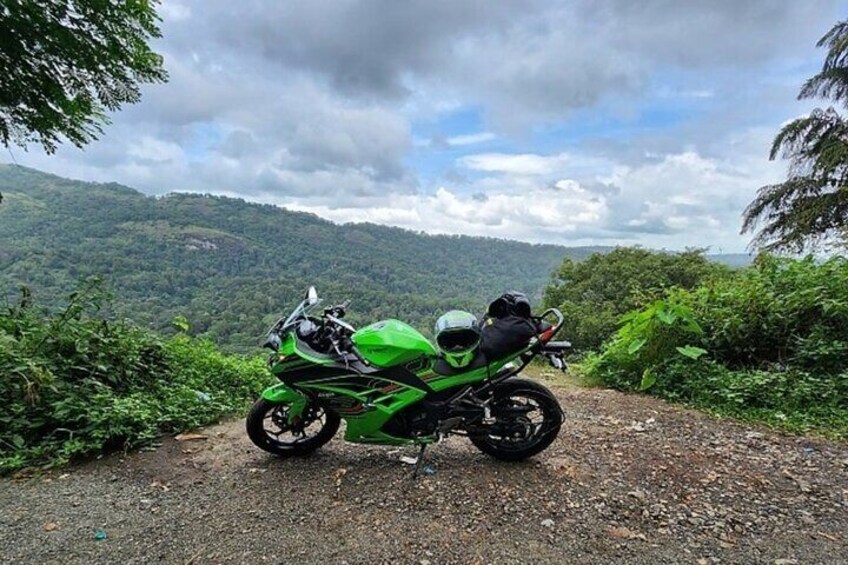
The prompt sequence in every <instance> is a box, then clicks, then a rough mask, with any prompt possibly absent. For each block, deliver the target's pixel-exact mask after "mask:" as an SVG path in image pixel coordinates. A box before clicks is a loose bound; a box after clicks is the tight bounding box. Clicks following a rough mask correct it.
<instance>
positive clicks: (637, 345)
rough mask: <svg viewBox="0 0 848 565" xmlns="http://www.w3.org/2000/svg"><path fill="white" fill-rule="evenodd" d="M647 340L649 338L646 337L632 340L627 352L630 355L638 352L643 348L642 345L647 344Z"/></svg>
mask: <svg viewBox="0 0 848 565" xmlns="http://www.w3.org/2000/svg"><path fill="white" fill-rule="evenodd" d="M646 341H647V340H646V339H644V338H643V339H637V340H634V341H631V342H630V345H629V346H628V347H627V353H629V354H630V355H633V354H634V353H636V352H637V351H639V350H640V349H642V346H643V345H645V342H646Z"/></svg>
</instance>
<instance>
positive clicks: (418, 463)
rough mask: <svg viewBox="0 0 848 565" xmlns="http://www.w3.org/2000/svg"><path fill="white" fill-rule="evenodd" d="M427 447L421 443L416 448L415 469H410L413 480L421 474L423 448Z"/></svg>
mask: <svg viewBox="0 0 848 565" xmlns="http://www.w3.org/2000/svg"><path fill="white" fill-rule="evenodd" d="M425 449H427V444H426V443H422V444H421V448H420V449H419V450H418V460H417V461H416V462H415V470H413V471H412V479H413V480H415V479H417V478H418V477H419V475H421V469H422V468H423V467H424V450H425Z"/></svg>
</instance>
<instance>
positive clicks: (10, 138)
mask: <svg viewBox="0 0 848 565" xmlns="http://www.w3.org/2000/svg"><path fill="white" fill-rule="evenodd" d="M157 3H158V0H0V141H2V143H3V144H4V145H5V146H7V147H8V146H10V145H12V144H16V145H20V146H22V147H23V146H26V144H28V143H31V142H37V143H40V144H41V145H42V147H44V149H45V150H46V151H47V152H48V153H52V152H53V151H55V150H56V147H57V145H58V144H59V143H60V142H61V140H62V138H65V139H67V140H68V141H70V142H71V143H73V144H74V145H76V146H78V147H81V146H83V145H85V144H87V143H89V142H91V141H93V140H95V139H97V137H98V135H99V134H100V133H102V126H104V125H106V124H108V123H109V119H108V117H107V111H114V110H118V109H120V107H121V105H122V104H125V103H128V104H132V103H135V102H138V101H139V99H140V98H141V92H140V85H141V84H143V83H155V82H164V81H166V80H167V73H166V72H165V70H164V68H163V66H162V57H161V56H160V55H158V54H156V53H154V52H153V51H152V50H151V49H150V47H149V46H148V42H149V41H150V40H151V39H152V38H155V37H160V35H161V34H160V32H159V28H158V26H157V22H158V21H159V17H158V16H157V14H156V11H155V9H154V7H155V4H157Z"/></svg>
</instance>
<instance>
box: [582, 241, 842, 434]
mask: <svg viewBox="0 0 848 565" xmlns="http://www.w3.org/2000/svg"><path fill="white" fill-rule="evenodd" d="M622 323H623V325H622V326H621V328H620V329H619V330H618V331H617V332H616V334H615V335H614V337H613V338H612V339H610V340H609V341H608V342H607V343H606V344H605V345H604V346H603V348H602V349H601V351H600V352H599V353H597V354H593V355H590V356H589V357H588V358H587V360H586V362H585V369H586V373H587V375H588V376H589V377H590V378H592V379H595V380H598V381H601V382H603V383H605V384H608V385H610V386H613V387H616V388H619V389H624V390H646V391H648V392H650V393H651V394H656V395H658V396H662V397H665V398H669V399H673V400H680V401H684V402H688V403H692V404H695V405H697V406H701V407H705V408H708V409H712V410H715V411H718V412H721V413H725V414H731V415H733V416H736V417H741V418H748V419H756V420H762V421H766V422H769V423H772V424H774V425H778V426H781V427H784V428H788V429H792V430H810V429H815V430H818V431H820V432H823V433H825V434H828V435H836V436H844V435H848V262H846V261H845V260H844V259H842V258H834V259H831V260H829V261H826V262H824V263H820V264H819V263H816V262H815V261H814V260H813V259H812V258H807V259H803V260H791V259H777V258H774V257H767V256H762V257H760V258H758V260H757V262H756V264H755V265H754V266H753V267H751V268H748V269H745V270H743V271H740V272H738V273H737V274H735V275H734V276H733V277H729V278H722V279H714V280H711V281H709V282H707V283H705V284H702V285H701V286H699V287H698V288H695V289H692V290H683V289H675V290H670V291H668V292H667V293H666V297H665V298H664V299H662V300H659V301H655V302H654V303H652V304H650V305H649V306H647V307H646V308H643V309H641V310H635V311H633V312H630V313H629V314H627V315H626V316H625V317H624V318H623V320H622Z"/></svg>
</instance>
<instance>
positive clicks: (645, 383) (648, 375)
mask: <svg viewBox="0 0 848 565" xmlns="http://www.w3.org/2000/svg"><path fill="white" fill-rule="evenodd" d="M655 382H657V376H656V375H655V374H653V373H652V372H651V370H650V369H645V370H644V371H642V382H641V383H639V390H648V389H649V388H651V387H652V386H654V383H655Z"/></svg>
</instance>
